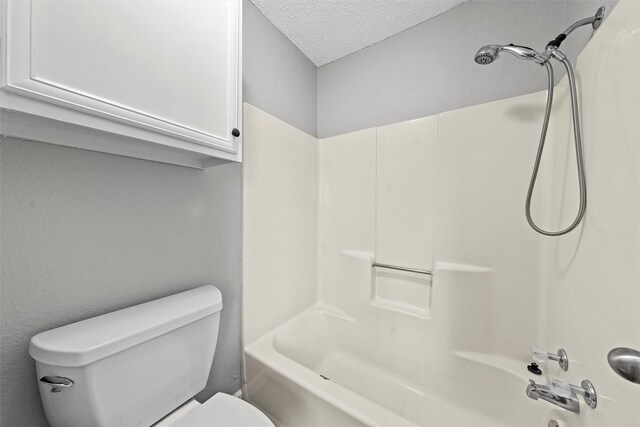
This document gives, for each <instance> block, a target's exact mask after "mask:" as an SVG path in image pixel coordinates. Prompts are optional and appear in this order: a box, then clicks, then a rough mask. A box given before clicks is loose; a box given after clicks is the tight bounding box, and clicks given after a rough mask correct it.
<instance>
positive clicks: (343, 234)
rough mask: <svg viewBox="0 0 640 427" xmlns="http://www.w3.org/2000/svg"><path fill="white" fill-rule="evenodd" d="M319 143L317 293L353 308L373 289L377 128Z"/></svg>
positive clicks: (365, 298) (351, 311)
mask: <svg viewBox="0 0 640 427" xmlns="http://www.w3.org/2000/svg"><path fill="white" fill-rule="evenodd" d="M319 147H320V174H319V181H320V205H319V224H318V243H319V246H318V284H319V285H318V296H319V300H320V301H321V302H326V303H327V304H331V305H334V306H336V307H338V308H340V309H342V310H344V311H347V312H349V313H354V311H356V310H358V306H359V304H360V303H361V302H362V301H369V295H370V286H371V258H372V257H373V254H374V251H375V212H376V205H375V203H376V188H375V178H376V175H375V174H376V170H375V167H376V163H375V155H376V131H375V129H367V130H363V131H360V132H354V133H350V134H347V135H341V136H337V137H334V138H330V139H325V140H320V141H319Z"/></svg>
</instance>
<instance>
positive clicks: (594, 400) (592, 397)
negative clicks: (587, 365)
mask: <svg viewBox="0 0 640 427" xmlns="http://www.w3.org/2000/svg"><path fill="white" fill-rule="evenodd" d="M571 391H573V392H574V393H575V394H577V395H578V396H582V398H583V399H584V403H586V404H587V405H589V407H590V408H592V409H595V408H596V406H598V395H597V394H596V389H595V387H594V386H593V384H591V381H589V380H582V382H581V383H580V385H579V386H577V385H573V384H571Z"/></svg>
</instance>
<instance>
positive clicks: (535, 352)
mask: <svg viewBox="0 0 640 427" xmlns="http://www.w3.org/2000/svg"><path fill="white" fill-rule="evenodd" d="M531 358H532V359H533V360H534V361H536V362H546V361H547V360H553V361H555V362H558V365H560V367H561V368H562V369H563V370H564V371H566V370H568V369H569V356H567V352H566V351H564V350H563V349H559V350H558V353H547V352H546V351H544V350H541V349H539V348H535V347H531Z"/></svg>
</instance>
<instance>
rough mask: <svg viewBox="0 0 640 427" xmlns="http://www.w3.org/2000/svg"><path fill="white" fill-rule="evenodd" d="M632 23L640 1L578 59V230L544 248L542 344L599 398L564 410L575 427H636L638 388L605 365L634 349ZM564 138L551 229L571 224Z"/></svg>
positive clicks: (638, 68)
mask: <svg viewBox="0 0 640 427" xmlns="http://www.w3.org/2000/svg"><path fill="white" fill-rule="evenodd" d="M639 17H640V3H638V2H636V1H621V2H619V4H618V5H617V6H616V8H615V9H614V10H613V12H612V13H611V15H610V16H608V17H607V18H606V19H605V21H604V23H603V25H602V27H601V29H600V30H599V31H597V32H596V33H595V35H594V37H593V39H592V40H591V42H590V43H589V44H588V45H587V47H586V48H585V49H584V51H583V52H582V54H581V55H580V57H579V58H578V61H577V65H576V79H577V82H578V87H579V90H580V94H581V96H580V109H581V119H582V130H583V144H584V156H585V168H586V174H587V191H588V204H587V212H586V215H585V219H584V222H583V224H582V225H581V226H580V227H579V228H578V229H577V230H576V231H575V232H573V233H571V234H568V235H566V236H562V237H561V238H559V239H553V240H548V241H545V245H544V247H543V248H544V252H543V253H544V254H545V257H544V258H543V260H542V261H543V265H544V267H545V272H546V277H545V280H544V291H545V292H544V295H545V300H544V306H545V308H546V312H547V314H548V317H546V318H545V319H544V320H543V322H544V323H543V325H544V327H545V328H544V330H545V338H546V339H545V341H544V342H545V344H546V347H548V348H551V349H555V348H560V347H563V348H565V349H566V351H567V353H568V355H569V358H570V364H569V371H568V372H567V373H565V375H564V377H565V378H567V379H570V380H572V382H574V383H575V382H579V381H580V380H582V379H584V378H587V379H589V380H590V381H591V382H592V383H593V384H594V386H595V388H596V391H597V392H598V394H599V397H602V398H599V400H598V407H597V408H596V410H594V411H585V413H584V415H583V416H580V417H573V418H575V420H574V419H573V418H571V414H562V419H567V420H571V422H572V425H573V424H575V425H577V426H589V425H620V426H636V425H640V409H639V408H638V402H640V387H638V386H637V385H636V384H632V383H630V382H627V381H625V380H624V379H622V378H621V377H619V376H617V375H616V374H615V373H614V372H613V371H612V370H611V368H610V367H609V365H608V363H607V359H606V356H607V353H608V352H609V351H610V350H611V349H613V348H615V347H631V348H636V349H637V348H638V347H639V346H640V311H639V310H638V307H640V286H639V283H640V270H639V269H638V263H639V261H640V166H639V165H640V144H639V142H640V121H639V120H638V117H640V96H639V95H640V79H639V78H638V76H640V55H638V54H637V53H638V52H640V18H639ZM634 53H635V54H634ZM561 87H562V89H561V90H559V91H558V94H559V95H558V96H559V97H564V98H566V97H567V89H566V82H562V83H561ZM560 99H562V98H560ZM562 105H563V107H562V109H558V110H557V111H554V115H553V117H552V118H553V119H554V120H555V122H556V123H561V122H562V121H563V119H564V120H565V121H566V120H567V118H568V117H570V116H569V115H570V105H569V103H568V102H564V103H563V104H562ZM553 131H554V133H555V132H556V131H555V129H554V130H553ZM561 135H562V138H563V139H562V141H561V142H562V144H558V145H557V146H555V147H553V148H552V150H553V151H552V152H553V156H554V157H553V161H554V163H555V168H554V174H553V178H554V181H553V183H554V186H553V190H554V191H553V194H552V197H550V198H549V202H550V203H551V204H552V206H548V209H550V210H553V214H554V215H553V218H552V219H553V221H554V223H553V224H552V225H553V226H556V227H558V226H561V225H563V224H567V223H569V222H570V221H571V220H572V219H573V217H574V216H575V212H576V210H575V209H576V205H577V199H578V193H577V185H576V184H575V180H576V178H575V166H574V164H575V163H574V162H575V157H574V156H573V155H572V153H571V150H570V149H567V146H569V147H571V145H572V144H573V135H572V133H571V131H570V129H562V131H561ZM562 202H563V203H562ZM589 317H591V319H592V320H591V321H585V318H589ZM553 325H563V327H561V328H557V327H553Z"/></svg>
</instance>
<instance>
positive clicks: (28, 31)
mask: <svg viewBox="0 0 640 427" xmlns="http://www.w3.org/2000/svg"><path fill="white" fill-rule="evenodd" d="M0 1H1V3H0V7H1V9H3V10H1V11H0V19H2V22H5V23H7V25H6V26H5V31H6V34H3V35H0V37H3V38H4V40H3V41H4V43H3V47H4V48H5V49H6V50H5V55H4V57H5V58H6V61H5V64H4V70H3V71H4V72H3V73H1V74H3V76H2V81H1V83H2V90H3V91H4V92H5V93H4V94H3V95H2V103H1V105H0V107H2V108H5V109H7V110H16V111H22V112H24V113H28V114H36V115H38V114H39V111H40V110H41V111H43V112H46V111H49V112H52V111H53V112H55V114H53V115H47V114H46V113H45V114H42V116H43V117H46V118H48V119H55V120H60V121H63V122H64V121H67V122H69V123H72V124H74V125H80V126H87V125H86V124H85V121H84V120H85V119H84V118H83V116H85V115H86V114H89V115H92V116H96V117H100V118H103V119H107V122H105V121H102V123H103V125H104V124H105V123H106V124H107V125H108V121H111V122H113V121H115V122H119V123H123V124H126V125H129V126H133V127H135V128H139V129H142V130H144V131H146V132H144V134H145V135H147V136H148V135H149V131H150V132H153V133H154V134H161V135H166V136H168V137H170V138H175V139H177V140H180V141H186V142H188V143H194V144H198V145H199V146H201V147H206V148H209V149H214V150H220V151H221V153H219V154H220V156H219V157H222V158H227V159H232V160H240V159H241V149H240V147H241V137H237V138H236V137H233V136H232V135H231V130H232V129H233V128H236V127H237V128H239V129H242V128H241V123H240V119H241V117H242V116H241V108H242V102H241V100H242V98H241V96H242V94H241V89H242V87H241V81H240V79H239V76H240V75H241V74H240V73H241V66H242V64H241V57H242V55H241V52H242V51H241V49H242V47H241V39H242V37H241V31H242V23H241V17H242V14H241V3H240V1H238V4H237V7H230V8H229V17H228V19H229V22H231V23H232V25H230V26H229V30H228V31H229V34H228V37H229V40H228V43H229V45H230V46H232V47H233V48H231V49H229V53H228V55H229V61H228V64H229V68H230V69H229V76H230V81H229V85H228V90H229V92H230V93H229V94H228V95H229V96H228V99H229V100H230V105H229V106H228V108H229V126H228V129H229V134H228V135H215V134H213V133H209V132H206V131H204V130H202V129H197V128H195V127H190V126H186V125H184V124H180V123H177V122H175V121H172V120H170V119H167V118H166V117H160V116H159V115H154V114H151V113H149V112H147V111H143V110H141V109H137V108H133V107H131V106H128V105H123V104H121V103H118V102H116V101H114V100H110V99H105V98H102V97H99V96H96V95H94V94H91V93H86V92H83V91H82V90H78V89H76V88H72V87H66V86H64V85H62V84H59V83H57V82H53V81H49V80H47V79H44V78H41V77H38V75H37V70H35V69H34V67H33V66H32V62H33V58H32V49H31V36H32V31H33V29H32V22H31V8H32V1H31V0H0ZM2 14H4V17H2V16H1V15H2ZM12 94H15V95H18V97H27V98H30V99H32V100H35V102H33V101H32V102H24V101H27V100H24V101H22V100H20V99H19V98H16V96H15V95H14V96H12ZM38 102H44V103H46V104H49V105H55V106H59V107H63V109H56V110H53V109H51V108H46V107H45V106H44V105H43V106H42V107H43V108H38V111H36V112H34V111H33V109H34V107H37V103H38ZM64 109H66V110H74V111H77V112H80V113H83V114H81V115H78V114H75V115H74V114H70V113H72V112H71V111H64ZM85 117H86V116H85ZM89 122H91V120H89ZM114 125H115V123H114ZM114 129H122V126H119V127H118V126H114ZM100 130H106V131H109V130H108V129H105V126H102V127H101V128H100ZM114 132H116V133H120V134H122V133H121V132H118V131H114ZM140 135H142V134H137V133H136V132H135V131H132V132H125V136H127V137H134V138H140ZM162 139H163V140H164V141H162V142H160V141H157V142H159V143H160V144H163V145H165V146H169V145H170V144H167V141H166V137H164V138H162ZM44 142H49V141H44ZM176 147H178V148H180V149H182V150H184V149H187V150H188V149H189V148H188V145H187V146H186V147H185V145H184V142H183V143H180V142H179V141H176ZM193 151H194V152H198V153H199V154H198V156H199V157H202V154H201V153H202V150H201V149H196V148H195V147H194V150H193ZM207 151H209V150H207ZM225 153H228V154H225ZM124 155H127V154H124ZM213 157H217V156H213Z"/></svg>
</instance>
